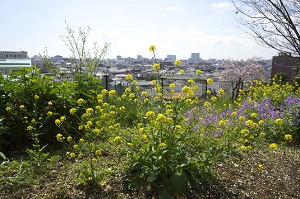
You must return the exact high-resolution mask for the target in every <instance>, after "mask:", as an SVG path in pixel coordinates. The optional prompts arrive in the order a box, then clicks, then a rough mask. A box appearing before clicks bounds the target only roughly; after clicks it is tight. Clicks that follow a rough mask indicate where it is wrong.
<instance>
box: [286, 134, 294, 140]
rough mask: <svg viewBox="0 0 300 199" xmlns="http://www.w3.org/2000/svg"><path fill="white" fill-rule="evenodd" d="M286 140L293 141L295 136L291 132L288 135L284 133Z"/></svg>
mask: <svg viewBox="0 0 300 199" xmlns="http://www.w3.org/2000/svg"><path fill="white" fill-rule="evenodd" d="M284 140H285V141H288V142H291V141H292V140H293V137H292V135H291V134H286V135H284Z"/></svg>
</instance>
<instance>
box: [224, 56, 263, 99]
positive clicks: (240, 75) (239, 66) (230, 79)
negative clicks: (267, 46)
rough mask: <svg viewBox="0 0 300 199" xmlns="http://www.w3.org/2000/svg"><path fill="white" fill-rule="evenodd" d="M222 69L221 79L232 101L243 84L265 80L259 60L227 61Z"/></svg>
mask: <svg viewBox="0 0 300 199" xmlns="http://www.w3.org/2000/svg"><path fill="white" fill-rule="evenodd" d="M223 67H224V70H223V71H222V73H221V78H222V80H223V81H226V85H227V87H228V88H226V90H229V91H230V92H231V99H232V100H234V99H236V98H237V96H238V93H239V89H243V87H244V83H246V82H252V81H254V80H262V81H265V80H266V75H265V71H264V67H263V65H262V64H261V60H260V58H251V59H247V60H246V61H234V60H227V62H226V63H225V64H224V65H223ZM228 83H229V86H228Z"/></svg>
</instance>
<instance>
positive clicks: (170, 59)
mask: <svg viewBox="0 0 300 199" xmlns="http://www.w3.org/2000/svg"><path fill="white" fill-rule="evenodd" d="M167 60H168V61H171V62H174V61H175V60H176V55H167Z"/></svg>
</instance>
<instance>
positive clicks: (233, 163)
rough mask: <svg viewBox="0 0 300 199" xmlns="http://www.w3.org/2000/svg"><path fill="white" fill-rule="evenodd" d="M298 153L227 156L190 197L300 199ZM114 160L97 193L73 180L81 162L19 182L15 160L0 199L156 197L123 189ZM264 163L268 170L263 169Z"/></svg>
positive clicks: (28, 172)
mask: <svg viewBox="0 0 300 199" xmlns="http://www.w3.org/2000/svg"><path fill="white" fill-rule="evenodd" d="M299 154H300V150H299V148H294V147H293V148H284V149H280V150H278V151H273V150H270V149H269V148H266V147H265V148H260V149H255V150H253V151H251V152H249V153H246V154H242V155H239V156H232V157H228V158H226V160H224V161H222V162H219V163H218V164H216V165H215V166H214V167H213V172H214V173H215V179H214V180H212V181H211V182H209V183H207V184H204V185H203V188H202V190H200V191H199V192H195V191H193V190H191V191H189V193H188V196H187V197H186V198H279V197H281V198H299V196H300V191H299V190H300V188H299V186H300V157H299V156H300V155H299ZM115 158H116V156H114V155H113V154H107V156H105V157H103V158H101V160H99V161H101V162H102V163H103V164H105V165H106V166H104V167H106V168H110V170H107V171H106V174H105V175H106V181H105V182H103V183H102V184H101V185H99V186H97V187H94V188H88V187H86V186H82V185H81V184H80V183H79V182H78V181H76V180H75V179H74V176H76V175H77V174H76V171H75V170H74V165H76V162H70V161H63V160H61V158H60V157H58V156H57V155H54V156H52V157H51V158H50V161H49V162H48V164H47V166H46V167H45V168H44V169H43V170H41V171H35V170H34V168H32V167H31V166H29V167H28V164H27V165H23V167H22V168H21V172H24V173H22V174H19V175H20V176H19V177H16V176H17V175H16V174H17V173H18V172H20V170H19V169H20V160H19V159H17V160H15V161H13V160H11V161H10V162H9V163H7V164H4V165H2V166H1V176H7V177H9V176H11V177H12V178H11V179H10V181H11V183H12V184H11V185H9V184H7V183H6V182H4V181H3V180H1V184H0V188H1V190H2V191H1V194H0V198H154V196H155V191H153V190H151V188H150V187H144V188H143V189H142V190H141V191H139V192H135V191H128V190H126V189H124V186H123V184H122V176H123V175H124V172H125V171H124V169H125V168H122V166H121V165H120V164H117V162H116V161H118V160H116V159H115ZM23 161H24V160H23ZM124 161H127V160H126V159H125V160H124ZM121 162H123V160H121ZM261 163H262V164H263V168H262V170H259V168H258V165H259V164H261ZM23 164H25V163H23ZM178 198H180V197H178Z"/></svg>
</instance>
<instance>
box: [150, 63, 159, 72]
mask: <svg viewBox="0 0 300 199" xmlns="http://www.w3.org/2000/svg"><path fill="white" fill-rule="evenodd" d="M152 68H153V69H154V70H156V71H159V70H160V64H157V63H155V64H153V66H152Z"/></svg>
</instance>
